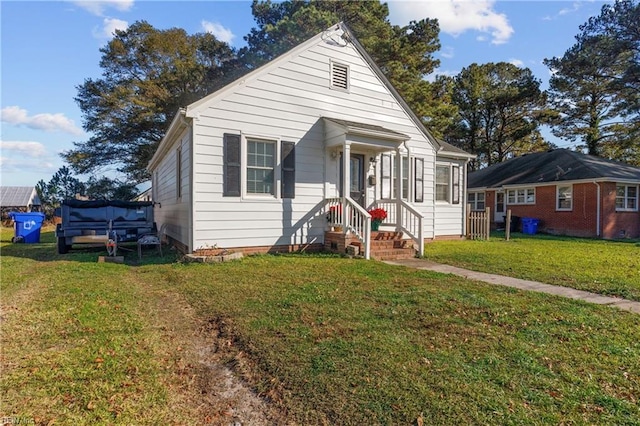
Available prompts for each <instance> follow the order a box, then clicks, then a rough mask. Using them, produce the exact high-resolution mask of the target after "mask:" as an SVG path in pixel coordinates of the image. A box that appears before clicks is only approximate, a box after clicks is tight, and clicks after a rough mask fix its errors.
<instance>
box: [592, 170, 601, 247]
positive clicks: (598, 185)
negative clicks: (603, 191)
mask: <svg viewBox="0 0 640 426" xmlns="http://www.w3.org/2000/svg"><path fill="white" fill-rule="evenodd" d="M593 184H594V185H595V186H596V187H597V188H598V192H597V196H596V201H597V205H596V237H600V203H601V200H600V184H599V183H598V182H596V181H595V180H594V181H593Z"/></svg>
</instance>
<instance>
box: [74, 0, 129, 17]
mask: <svg viewBox="0 0 640 426" xmlns="http://www.w3.org/2000/svg"><path fill="white" fill-rule="evenodd" d="M73 3H74V4H75V5H77V6H80V7H81V8H83V9H84V10H86V11H87V12H89V13H91V14H93V15H96V16H103V14H104V11H105V10H106V9H109V8H113V9H116V10H117V11H120V12H126V11H128V10H129V9H131V8H132V7H133V3H134V0H95V1H93V0H89V1H74V2H73Z"/></svg>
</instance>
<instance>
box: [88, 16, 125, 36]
mask: <svg viewBox="0 0 640 426" xmlns="http://www.w3.org/2000/svg"><path fill="white" fill-rule="evenodd" d="M128 27H129V23H128V22H127V21H123V20H121V19H115V18H104V19H103V20H102V28H98V27H96V28H94V29H93V36H94V37H95V38H97V39H111V38H113V36H114V35H115V33H116V30H121V31H124V30H126V29H127V28H128Z"/></svg>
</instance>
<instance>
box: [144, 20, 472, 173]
mask: <svg viewBox="0 0 640 426" xmlns="http://www.w3.org/2000/svg"><path fill="white" fill-rule="evenodd" d="M338 30H341V31H342V32H343V34H342V36H341V38H342V39H343V40H345V41H346V42H347V43H351V44H352V45H353V47H354V48H355V49H356V51H357V52H358V53H359V54H360V55H361V56H362V57H363V59H364V60H365V62H366V63H367V64H368V65H369V67H370V68H371V69H372V71H373V72H374V74H375V75H376V76H377V77H378V78H379V79H380V81H381V82H382V84H383V85H384V86H385V87H386V88H387V89H388V90H389V92H390V93H391V95H392V96H393V97H394V98H395V99H396V101H397V102H398V103H399V104H400V105H401V106H402V108H403V109H404V111H405V112H406V113H407V115H408V116H409V117H410V119H411V121H412V122H413V123H414V125H415V126H416V127H417V128H418V130H419V131H420V132H421V133H423V135H424V136H425V138H426V139H427V140H428V141H429V142H430V143H431V145H432V146H433V147H434V149H435V150H436V152H442V153H447V154H448V155H450V156H454V157H462V158H475V155H472V154H469V153H467V152H465V151H463V150H461V149H458V148H456V147H454V146H452V145H450V144H447V143H443V142H441V141H438V140H437V139H436V138H435V137H433V135H431V133H430V132H429V131H428V130H427V129H426V127H424V124H423V123H422V121H421V120H420V119H419V118H418V116H416V114H415V113H414V112H413V110H412V109H411V108H410V107H409V105H408V104H407V103H406V102H405V100H404V99H403V98H402V96H400V94H399V93H398V91H397V90H396V89H395V88H394V87H393V85H392V84H391V82H389V80H388V79H387V77H386V76H385V75H384V73H383V72H382V70H381V69H380V67H378V65H377V64H376V63H375V61H374V60H373V58H371V56H370V55H369V54H368V53H367V52H366V50H365V49H364V47H363V46H362V45H361V44H360V42H358V40H357V39H356V38H355V36H354V35H353V33H352V32H351V30H350V29H349V27H348V26H347V25H346V24H345V23H343V22H340V23H338V24H336V25H332V26H331V27H329V28H328V29H327V30H325V31H323V32H321V33H319V34H317V35H315V36H314V37H311V38H310V39H309V40H307V41H305V42H302V43H301V44H299V45H298V46H296V47H294V48H292V49H291V50H289V51H287V52H285V53H283V54H282V55H280V56H278V57H277V58H275V59H273V60H271V61H269V62H267V63H266V64H264V65H262V66H261V67H258V68H256V69H255V70H253V71H251V72H249V73H248V74H245V75H243V76H241V77H239V78H238V79H236V80H235V81H233V82H231V83H229V84H227V85H226V86H224V87H222V88H221V89H219V90H217V91H215V92H213V93H211V94H209V95H207V96H205V97H203V98H201V99H199V100H197V101H195V102H193V103H192V104H190V105H188V106H186V108H181V109H180V110H178V112H177V113H176V115H175V117H174V118H173V121H172V123H171V125H170V126H169V129H168V130H167V132H166V133H165V136H164V137H163V139H162V140H161V141H160V143H159V144H158V149H157V150H156V153H155V154H154V155H153V157H152V158H151V160H150V161H149V166H147V167H150V166H151V165H153V164H155V163H156V162H157V161H158V157H160V156H161V153H164V151H166V150H167V149H168V147H166V146H165V145H166V144H168V143H169V142H168V139H170V138H169V137H168V136H169V135H170V134H175V132H176V130H175V129H174V127H175V126H180V124H181V123H183V120H179V117H180V116H182V117H197V115H198V113H199V111H200V110H201V109H202V108H203V107H204V106H205V105H206V104H207V103H208V102H210V101H213V100H215V99H217V98H221V97H223V96H225V95H226V94H227V93H230V92H232V91H233V90H235V89H236V88H237V87H239V86H243V85H245V84H246V82H247V81H249V80H252V79H254V78H257V77H258V76H259V75H261V74H263V73H264V72H267V71H268V70H269V69H271V68H272V67H274V66H277V64H278V63H279V62H280V61H282V60H286V59H287V58H289V57H291V56H295V55H297V54H299V53H300V52H303V51H304V50H306V49H307V48H308V47H310V46H313V45H314V44H316V43H318V42H319V41H321V40H323V39H324V38H326V33H327V32H328V31H338Z"/></svg>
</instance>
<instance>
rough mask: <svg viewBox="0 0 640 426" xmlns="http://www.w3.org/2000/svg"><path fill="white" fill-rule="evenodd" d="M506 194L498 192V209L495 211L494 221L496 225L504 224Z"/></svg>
mask: <svg viewBox="0 0 640 426" xmlns="http://www.w3.org/2000/svg"><path fill="white" fill-rule="evenodd" d="M504 215H505V210H504V192H502V191H500V192H498V191H496V209H495V210H494V215H493V221H494V222H496V223H502V222H504Z"/></svg>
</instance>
